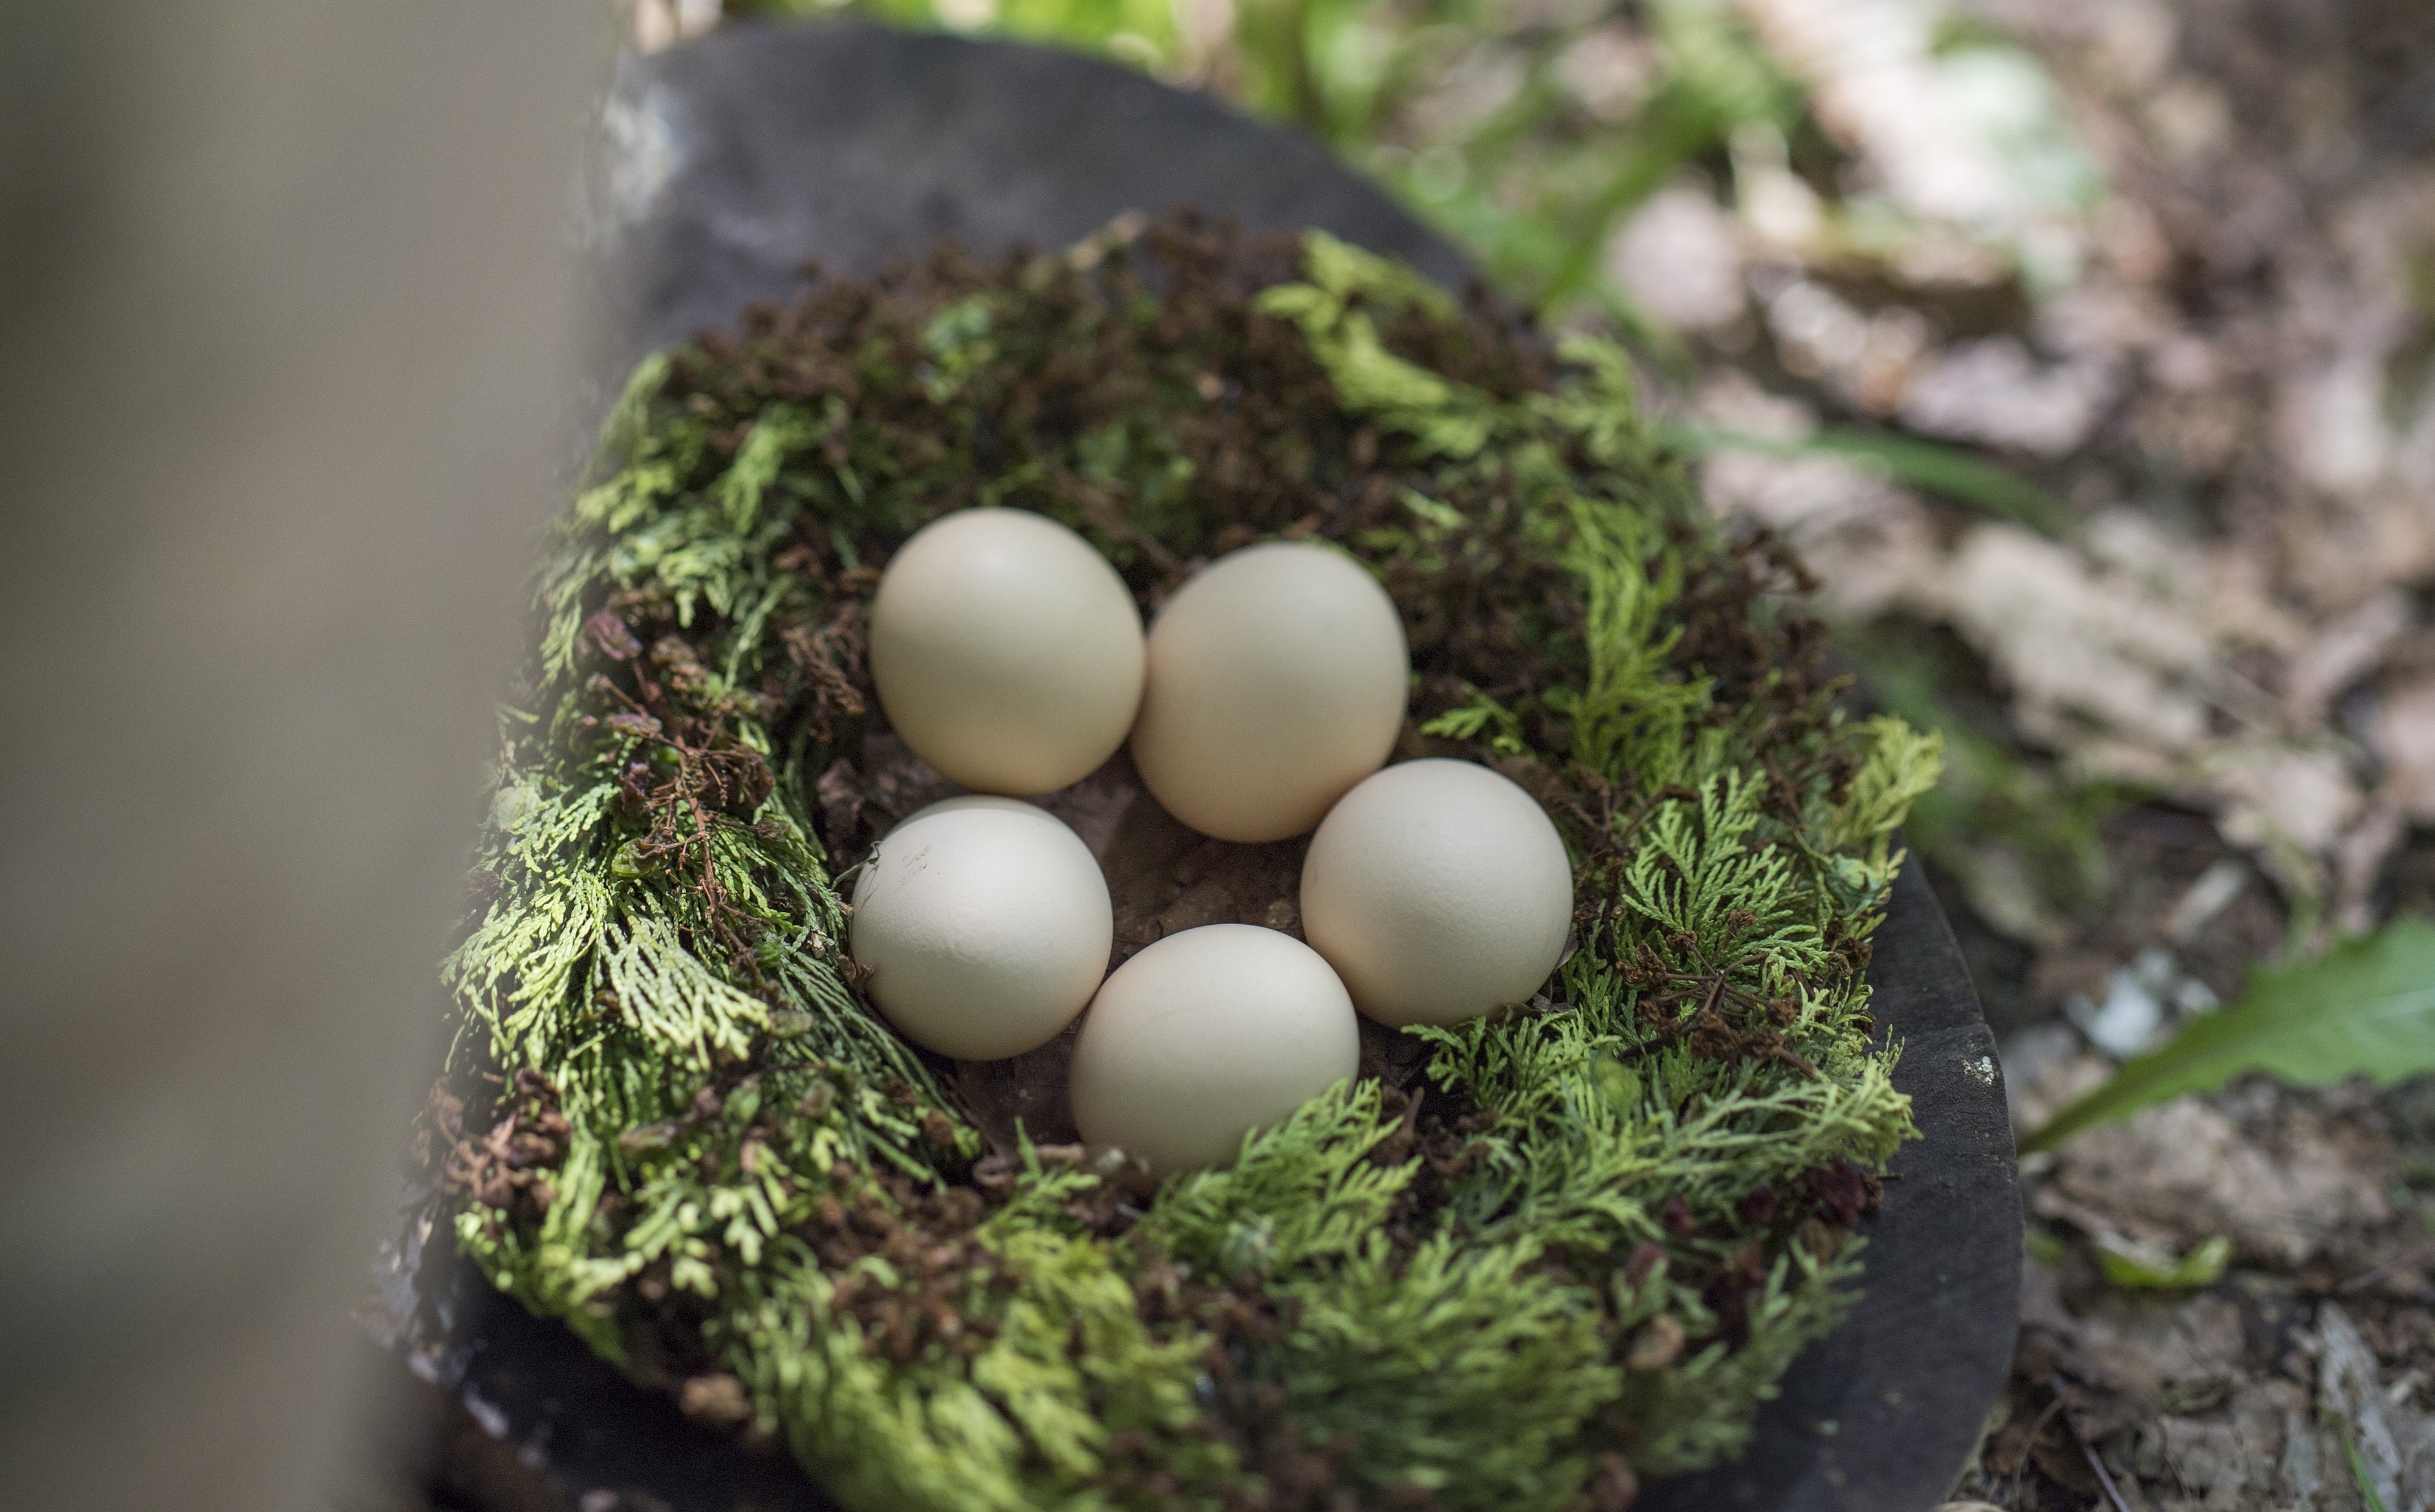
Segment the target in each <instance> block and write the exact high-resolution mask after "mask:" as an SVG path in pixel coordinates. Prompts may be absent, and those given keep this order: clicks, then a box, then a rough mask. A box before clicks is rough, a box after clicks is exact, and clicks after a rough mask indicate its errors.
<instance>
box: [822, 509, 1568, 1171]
mask: <svg viewBox="0 0 2435 1512" xmlns="http://www.w3.org/2000/svg"><path fill="white" fill-rule="evenodd" d="M871 670H872V680H873V682H874V683H875V684H876V685H877V690H878V694H879V701H880V705H881V707H882V709H883V710H884V711H885V712H886V713H887V715H888V718H889V722H890V723H891V724H893V725H894V727H895V729H896V731H897V733H898V734H899V735H900V736H902V737H903V738H904V740H905V742H906V744H907V746H909V747H911V748H912V749H913V751H914V753H915V754H917V755H919V756H921V757H922V758H923V759H924V760H925V761H927V762H929V763H930V764H931V765H934V766H936V767H937V768H938V769H939V770H940V771H941V772H942V773H943V774H945V775H946V776H947V777H948V778H950V779H952V780H953V781H955V782H958V783H959V784H961V785H963V786H965V787H968V788H972V789H975V790H976V791H975V793H974V795H973V796H970V797H964V798H956V799H948V800H946V801H944V802H941V803H934V804H932V805H931V806H929V807H928V808H925V809H923V810H922V811H920V812H919V813H917V814H915V815H913V816H910V817H909V818H907V819H906V820H905V821H904V822H903V823H901V824H899V825H898V826H897V827H896V828H895V829H893V830H891V831H889V833H888V834H887V835H886V836H885V837H884V838H883V840H882V841H881V843H880V845H879V847H878V848H877V850H876V851H874V852H873V853H872V857H871V858H870V860H869V861H868V862H867V863H866V864H865V866H864V867H863V868H862V872H861V875H860V877H859V878H858V880H857V881H856V883H855V889H854V899H853V902H854V916H853V934H852V939H851V948H852V950H853V953H854V955H855V959H856V960H857V961H858V962H860V963H861V964H862V965H863V966H865V967H867V968H869V969H870V971H871V972H872V976H871V979H870V993H871V997H872V1001H873V1002H874V1003H875V1004H876V1005H878V1007H879V1010H880V1011H881V1012H882V1013H883V1014H885V1015H886V1016H887V1018H888V1019H889V1022H891V1023H893V1024H894V1025H895V1026H896V1028H897V1029H898V1030H899V1031H900V1032H902V1033H903V1034H904V1035H906V1036H907V1038H908V1039H911V1040H914V1041H916V1042H917V1043H919V1044H922V1045H924V1046H926V1047H928V1048H929V1049H932V1050H935V1051H938V1052H940V1053H941V1054H943V1055H948V1056H955V1057H961V1058H964V1059H978V1060H987V1059H997V1058H1002V1057H1009V1056H1015V1055H1020V1054H1022V1053H1023V1052H1025V1051H1027V1050H1031V1049H1034V1048H1036V1047H1038V1046H1040V1045H1042V1044H1045V1043H1046V1042H1047V1041H1048V1040H1052V1039H1054V1038H1055V1037H1056V1036H1057V1035H1058V1034H1059V1033H1060V1032H1062V1030H1063V1029H1064V1028H1065V1026H1066V1025H1067V1024H1069V1023H1071V1022H1073V1020H1074V1018H1075V1016H1076V1015H1077V1014H1081V1015H1082V1016H1083V1017H1082V1026H1081V1029H1080V1032H1079V1036H1078V1038H1077V1040H1076V1043H1075V1047H1074V1060H1073V1069H1072V1074H1071V1088H1072V1095H1073V1110H1074V1118H1075V1122H1076V1125H1078V1127H1079V1129H1080V1131H1081V1133H1082V1135H1083V1137H1084V1138H1085V1139H1087V1140H1089V1141H1091V1142H1092V1143H1095V1144H1104V1145H1110V1146H1114V1147H1118V1148H1121V1149H1123V1150H1124V1151H1126V1152H1127V1153H1128V1154H1130V1155H1131V1156H1134V1157H1136V1158H1138V1159H1140V1160H1143V1161H1145V1162H1146V1163H1148V1166H1149V1167H1150V1168H1151V1169H1153V1170H1157V1171H1170V1170H1176V1169H1181V1168H1185V1167H1191V1166H1200V1165H1209V1164H1216V1163H1219V1162H1221V1161H1223V1160H1226V1159H1227V1158H1229V1157H1230V1156H1231V1155H1232V1154H1233V1153H1234V1151H1235V1148H1236V1147H1237V1146H1238V1145H1239V1143H1240V1142H1241V1140H1242V1137H1243V1135H1244V1134H1245V1133H1246V1132H1248V1131H1249V1130H1251V1129H1252V1128H1256V1127H1261V1126H1265V1125H1270V1124H1273V1123H1275V1122H1277V1121H1278V1120H1280V1119H1282V1118H1284V1117H1285V1116H1287V1114H1289V1113H1291V1112H1292V1111H1293V1109H1294V1108H1297V1107H1299V1106H1300V1105H1301V1104H1302V1103H1303V1102H1304V1101H1305V1100H1307V1099H1308V1098H1310V1097H1312V1096H1314V1095H1315V1094H1317V1093H1318V1092H1320V1091H1323V1090H1324V1089H1326V1088H1327V1087H1328V1086H1330V1085H1331V1084H1333V1083H1335V1082H1337V1081H1339V1080H1341V1079H1343V1078H1345V1077H1348V1076H1351V1075H1353V1074H1354V1073H1355V1070H1356V1063H1357V1061H1358V1058H1359V1053H1360V1047H1359V1036H1358V1032H1357V1028H1356V1022H1355V1017H1354V1015H1355V1013H1356V1011H1358V1012H1360V1013H1363V1014H1367V1015H1368V1016H1369V1017H1371V1018H1372V1019H1374V1020H1376V1021H1378V1022H1381V1023H1385V1024H1389V1025H1394V1026H1402V1025H1407V1024H1415V1023H1440V1024H1442V1023H1452V1022H1458V1021H1459V1020H1462V1019H1465V1018H1469V1017H1471V1016H1473V1015H1476V1014H1479V1013H1483V1012H1485V1011H1487V1010H1488V1009H1490V1008H1492V1007H1494V1006H1496V1005H1499V1004H1503V1003H1510V1002H1513V1001H1516V1000H1518V999H1520V998H1522V997H1525V996H1527V995H1528V993H1529V992H1530V991H1531V990H1532V989H1533V988H1536V987H1537V986H1538V985H1539V983H1540V982H1541V981H1543V980H1544V979H1545V978H1546V975H1547V973H1548V971H1551V970H1553V969H1554V967H1555V965H1556V963H1557V958H1558V956H1559V955H1560V954H1561V953H1562V951H1563V941H1564V935H1565V930H1566V927H1567V925H1568V923H1569V922H1570V919H1571V916H1572V873H1571V869H1570V867H1569V865H1568V863H1567V861H1566V858H1565V855H1564V848H1563V841H1562V840H1561V839H1560V838H1559V837H1558V835H1557V833H1556V830H1555V826H1554V825H1552V824H1551V823H1549V822H1548V820H1547V816H1546V814H1544V813H1543V812H1541V811H1540V809H1539V806H1538V805H1537V804H1536V803H1535V802H1533V801H1532V800H1531V799H1530V798H1529V796H1528V794H1526V793H1524V792H1523V791H1522V790H1521V789H1520V788H1519V787H1516V786H1515V785H1514V784H1513V783H1512V782H1509V781H1507V780H1506V779H1505V778H1503V777H1501V776H1499V775H1498V774H1496V773H1494V772H1493V771H1490V770H1489V769H1488V768H1486V767H1484V766H1478V765H1473V764H1471V763H1468V762H1457V761H1441V760H1424V761H1411V762H1405V763H1401V764H1399V765H1393V766H1385V765H1384V764H1385V762H1386V760H1387V757H1388V755H1389V753H1390V751H1391V750H1392V749H1393V747H1394V745H1395V740H1396V736H1397V734H1398V732H1399V731H1400V730H1402V727H1403V721H1404V712H1405V702H1406V697H1407V691H1408V684H1409V681H1410V656H1409V652H1408V650H1407V646H1406V644H1405V640H1404V631H1403V626H1402V624H1401V622H1400V621H1399V620H1398V619H1397V617H1396V613H1395V607H1394V604H1393V602H1392V601H1391V600H1390V599H1389V598H1388V596H1387V594H1386V592H1385V591H1384V590H1383V589H1381V588H1380V587H1379V586H1378V584H1377V583H1376V581H1375V580H1374V579H1373V578H1372V577H1371V576H1370V575H1369V574H1368V573H1367V572H1366V571H1364V570H1363V569H1362V568H1361V567H1360V566H1359V565H1358V564H1357V563H1356V562H1355V561H1354V560H1353V559H1352V558H1349V557H1346V556H1344V555H1342V554H1340V553H1338V552H1337V551H1335V550H1333V549H1330V548H1328V547H1325V546H1320V545H1311V544H1298V543H1291V542H1274V543H1269V544H1264V545H1257V546H1252V547H1248V548H1246V549H1244V550H1241V551H1237V552H1235V553H1233V554H1232V555H1230V556H1227V557H1224V558H1219V559H1218V561H1216V562H1215V563H1213V564H1211V565H1210V566H1209V567H1207V568H1206V569H1204V570H1203V571H1201V572H1200V573H1199V574H1197V575H1196V576H1193V577H1192V578H1191V579H1190V580H1188V581H1187V582H1185V583H1184V585H1183V587H1182V588H1181V589H1179V590H1178V591H1177V592H1176V593H1175V594H1174V596H1173V597H1172V598H1170V599H1169V600H1168V601H1167V602H1166V605H1165V607H1164V608H1162V609H1161V610H1160V611H1159V613H1158V615H1157V616H1156V618H1155V619H1154V620H1153V621H1152V623H1151V624H1150V627H1149V630H1148V634H1147V635H1145V634H1144V633H1143V630H1142V624H1141V617H1140V614H1139V612H1138V610H1136V609H1135V608H1134V605H1133V599H1132V595H1131V593H1130V592H1129V591H1128V590H1127V589H1126V587H1125V584H1124V580H1123V579H1122V578H1120V577H1119V576H1117V575H1116V572H1115V569H1114V567H1112V566H1110V565H1109V563H1108V562H1107V560H1106V559H1105V558H1102V557H1101V556H1100V555H1099V554H1098V553H1097V551H1095V550H1093V549H1092V547H1091V546H1090V544H1089V543H1088V542H1086V541H1083V540H1082V538H1081V537H1079V536H1078V535H1076V534H1074V533H1073V532H1072V531H1070V530H1068V529H1066V528H1065V527H1064V526H1062V525H1061V524H1057V523H1056V522H1054V521H1051V520H1048V519H1046V518H1045V517H1043V516H1041V515H1036V514H1031V513H1028V512H1026V511H1023V510H1019V509H998V508H985V509H968V510H964V511H961V512H958V513H956V514H951V515H947V516H945V517H943V518H941V519H940V520H938V521H935V522H933V523H932V524H929V525H928V526H926V527H924V529H922V530H921V531H919V532H917V533H916V534H915V535H914V536H913V537H912V539H911V540H909V541H907V542H906V543H905V545H904V547H903V548H902V549H900V550H899V551H898V552H897V554H896V556H895V557H894V558H893V559H892V560H890V562H889V566H888V570H887V572H886V573H885V574H884V575H883V576H882V577H881V579H880V584H879V591H878V594H877V596H876V598H875V599H874V600H873V601H872V610H871ZM1128 741H1130V744H1131V752H1132V759H1133V762H1134V765H1136V766H1137V767H1138V768H1139V770H1140V773H1141V780H1142V782H1143V784H1144V785H1145V786H1146V787H1147V788H1148V790H1149V793H1150V796H1151V797H1153V798H1155V799H1157V800H1158V801H1159V803H1160V804H1162V805H1163V806H1164V807H1165V808H1166V810H1167V812H1168V813H1170V814H1172V815H1173V816H1175V817H1176V818H1178V819H1180V820H1182V821H1183V823H1185V824H1187V825H1189V826H1191V827H1192V828H1193V829H1196V830H1198V831H1200V832H1201V833H1204V834H1208V835H1211V836H1214V837H1216V838H1218V839H1221V840H1231V841H1241V842H1247V843H1256V842H1262V841H1271V840H1282V839H1285V838H1287V837H1289V836H1292V835H1297V834H1302V833H1306V832H1308V831H1310V830H1311V829H1312V828H1313V827H1314V826H1316V827H1317V830H1318V833H1316V834H1314V835H1313V836H1312V838H1311V842H1310V848H1309V851H1308V855H1307V857H1306V859H1305V860H1304V866H1303V873H1302V895H1301V904H1302V919H1303V928H1304V934H1305V936H1307V937H1308V939H1309V943H1308V944H1307V945H1305V944H1304V943H1303V942H1302V941H1300V940H1297V939H1295V938H1293V937H1292V936H1289V935H1285V934H1281V933H1278V932H1277V931H1274V930H1269V929H1261V928H1256V927H1254V926H1252V925H1248V924H1211V925H1206V926H1204V927H1201V928H1199V929H1190V930H1185V931H1183V932H1182V933H1180V934H1176V935H1172V936H1167V937H1166V938H1165V939H1162V940H1159V941H1158V942H1156V943H1155V944H1152V945H1150V946H1149V947H1148V948H1147V949H1145V950H1143V951H1142V952H1141V953H1140V954H1136V955H1134V956H1133V957H1132V958H1131V959H1130V960H1128V961H1127V962H1126V963H1125V964H1124V965H1123V966H1122V967H1120V968H1119V969H1118V970H1117V971H1114V973H1113V974H1108V973H1107V965H1108V959H1109V954H1110V950H1111V947H1112V945H1113V944H1114V911H1113V909H1112V907H1111V904H1110V899H1109V894H1108V885H1107V882H1106V879H1105V878H1104V877H1103V876H1102V875H1101V873H1100V871H1099V868H1098V864H1097V860H1096V859H1095V858H1094V857H1093V856H1092V854H1091V852H1090V851H1089V849H1088V848H1087V847H1085V846H1084V845H1083V843H1082V841H1081V838H1080V837H1079V835H1077V834H1076V833H1074V832H1073V831H1072V830H1070V829H1068V828H1067V827H1066V826H1065V825H1064V823H1063V822H1062V821H1061V820H1059V819H1058V818H1056V817H1055V816H1052V815H1050V814H1049V813H1047V812H1046V811H1045V810H1044V809H1040V808H1037V807H1035V806H1033V805H1032V804H1029V803H1026V802H1022V801H1020V799H1022V798H1024V797H1028V796H1036V795H1039V794H1043V793H1048V792H1053V791H1055V790H1056V789H1058V788H1062V787H1064V786H1066V785H1068V784H1070V783H1072V782H1078V781H1079V780H1080V779H1081V778H1083V777H1084V776H1086V775H1088V774H1089V773H1090V772H1092V771H1093V770H1095V769H1096V768H1097V767H1098V766H1099V765H1100V764H1101V763H1103V762H1105V761H1107V760H1108V759H1109V758H1110V757H1111V756H1113V755H1114V754H1115V752H1116V750H1117V748H1118V747H1121V746H1124V745H1126V744H1127V743H1128ZM1382 767H1383V769H1382ZM1103 976H1104V977H1105V980H1104V981H1103V980H1102V977H1103Z"/></svg>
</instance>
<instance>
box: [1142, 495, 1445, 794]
mask: <svg viewBox="0 0 2435 1512" xmlns="http://www.w3.org/2000/svg"><path fill="white" fill-rule="evenodd" d="M1411 670H1412V664H1411V654H1410V651H1409V649H1408V648H1407V646H1406V644H1405V641H1404V627H1403V622H1402V621H1401V620H1399V619H1398V618H1397V617H1396V615H1395V605H1394V601H1393V600H1391V599H1390V598H1389V597H1388V596H1387V591H1386V590H1385V589H1383V588H1380V587H1379V586H1378V583H1377V580H1376V579H1375V578H1373V577H1372V576H1370V574H1369V573H1368V572H1366V571H1364V570H1363V569H1362V567H1361V565H1360V564H1359V563H1357V562H1356V561H1354V560H1353V558H1350V557H1347V556H1345V555H1344V554H1343V553H1341V552H1338V551H1334V550H1331V549H1329V548H1328V547H1325V546H1315V545H1305V544H1299V543H1294V542H1287V541H1276V542H1270V543H1269V544H1266V545H1259V546H1249V547H1246V548H1244V549H1243V550H1241V551H1237V552H1235V553H1233V554H1231V555H1229V556H1226V557H1223V558H1219V559H1218V561H1217V562H1215V563H1213V564H1212V565H1211V566H1209V567H1208V568H1207V569H1206V570H1204V571H1202V572H1201V573H1200V575H1199V576H1195V577H1194V578H1192V579H1191V580H1190V581H1189V582H1187V583H1185V584H1184V585H1183V588H1181V589H1179V590H1178V591H1177V592H1176V594H1175V596H1174V597H1173V598H1171V599H1169V600H1167V602H1166V607H1165V608H1164V609H1162V610H1159V612H1158V617H1157V618H1156V619H1154V620H1153V621H1151V623H1150V628H1149V677H1148V683H1147V685H1146V687H1145V689H1144V691H1143V695H1142V709H1141V718H1140V720H1139V721H1138V722H1137V723H1136V724H1135V725H1134V726H1133V737H1132V753H1133V764H1134V765H1136V766H1138V767H1139V768H1140V769H1141V775H1142V782H1143V783H1144V784H1145V785H1147V786H1148V788H1149V790H1150V794H1151V796H1152V797H1154V798H1156V799H1158V800H1159V802H1160V803H1161V804H1162V805H1163V806H1165V808H1166V811H1167V812H1168V813H1169V814H1172V815H1174V816H1176V817H1177V818H1179V819H1181V820H1183V822H1184V823H1185V824H1188V825H1190V826H1191V827H1192V828H1194V829H1196V830H1199V831H1200V833H1203V834H1208V835H1214V836H1216V837H1217V838H1218V839H1220V840H1237V841H1247V842H1257V841H1265V840H1282V839H1284V838H1285V837H1286V836H1287V835H1292V834H1300V833H1303V832H1304V831H1305V830H1307V829H1309V828H1310V827H1311V826H1312V825H1314V824H1317V823H1318V822H1319V821H1320V817H1321V816H1322V815H1324V814H1325V813H1326V812H1327V809H1328V805H1330V804H1332V803H1334V802H1335V801H1336V800H1337V799H1338V798H1340V797H1342V796H1343V794H1344V791H1345V789H1347V788H1349V787H1351V786H1352V785H1353V784H1354V783H1356V782H1359V781H1361V779H1363V778H1364V777H1367V776H1369V775H1370V774H1371V773H1372V772H1374V771H1376V770H1377V769H1378V764H1379V763H1381V762H1383V761H1385V760H1386V759H1387V754H1388V752H1390V751H1391V750H1392V749H1394V746H1395V737H1396V735H1397V733H1398V732H1400V731H1401V730H1402V729H1403V726H1404V704H1405V698H1406V696H1407V691H1408V684H1409V682H1410V679H1411Z"/></svg>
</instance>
